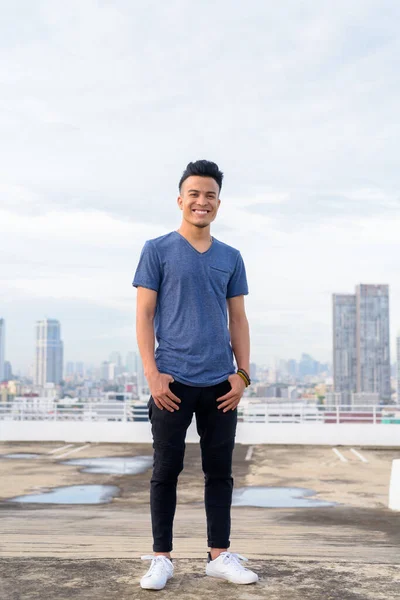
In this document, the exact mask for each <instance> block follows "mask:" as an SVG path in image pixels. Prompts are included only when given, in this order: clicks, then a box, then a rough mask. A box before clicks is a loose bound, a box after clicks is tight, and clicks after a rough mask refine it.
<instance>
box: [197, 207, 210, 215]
mask: <svg viewBox="0 0 400 600" xmlns="http://www.w3.org/2000/svg"><path fill="white" fill-rule="evenodd" d="M193 212H195V213H198V214H199V215H206V214H207V213H208V212H209V211H208V210H200V209H198V208H194V209H193Z"/></svg>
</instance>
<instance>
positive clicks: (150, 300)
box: [136, 287, 157, 379]
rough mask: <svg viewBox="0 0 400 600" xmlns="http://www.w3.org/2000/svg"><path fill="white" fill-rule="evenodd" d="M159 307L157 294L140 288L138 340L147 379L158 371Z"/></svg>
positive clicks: (138, 299)
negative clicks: (156, 328)
mask: <svg viewBox="0 0 400 600" xmlns="http://www.w3.org/2000/svg"><path fill="white" fill-rule="evenodd" d="M156 305H157V292H155V291H154V290H150V289H148V288H145V287H138V290H137V303H136V338H137V343H138V348H139V352H140V356H141V357H142V362H143V369H144V374H145V377H146V379H148V378H149V377H151V375H153V374H154V373H155V372H156V371H157V366H156V361H155V359H154V346H155V336H154V315H155V312H156Z"/></svg>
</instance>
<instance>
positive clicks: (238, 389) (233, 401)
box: [217, 373, 246, 412]
mask: <svg viewBox="0 0 400 600" xmlns="http://www.w3.org/2000/svg"><path fill="white" fill-rule="evenodd" d="M228 381H229V383H230V384H231V388H232V389H231V390H230V391H229V392H228V393H227V394H225V396H221V397H220V398H217V402H221V404H220V405H219V406H218V409H222V410H223V412H227V411H228V410H235V408H236V407H237V405H238V404H239V402H240V399H241V397H242V396H243V392H244V390H245V389H246V384H245V382H244V381H243V379H242V378H241V376H240V375H238V374H237V373H233V374H232V375H229V377H228Z"/></svg>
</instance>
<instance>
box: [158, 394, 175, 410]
mask: <svg viewBox="0 0 400 600" xmlns="http://www.w3.org/2000/svg"><path fill="white" fill-rule="evenodd" d="M160 400H162V403H163V406H165V407H166V408H168V409H171V410H179V406H178V405H177V404H175V403H174V402H173V401H172V400H170V399H169V398H168V396H167V395H166V394H164V395H163V396H161V398H160Z"/></svg>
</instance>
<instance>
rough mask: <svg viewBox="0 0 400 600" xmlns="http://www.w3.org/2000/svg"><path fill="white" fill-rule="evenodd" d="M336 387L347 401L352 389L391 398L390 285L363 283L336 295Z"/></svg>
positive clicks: (334, 313)
mask: <svg viewBox="0 0 400 600" xmlns="http://www.w3.org/2000/svg"><path fill="white" fill-rule="evenodd" d="M333 369H334V375H333V378H334V390H335V392H340V393H341V394H342V402H343V404H350V403H351V402H352V396H351V394H352V393H357V394H378V397H379V399H380V400H381V401H383V402H386V401H389V400H390V396H391V388H390V335H389V286H388V285H370V284H360V285H357V286H356V293H355V294H354V295H353V294H334V295H333Z"/></svg>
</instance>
